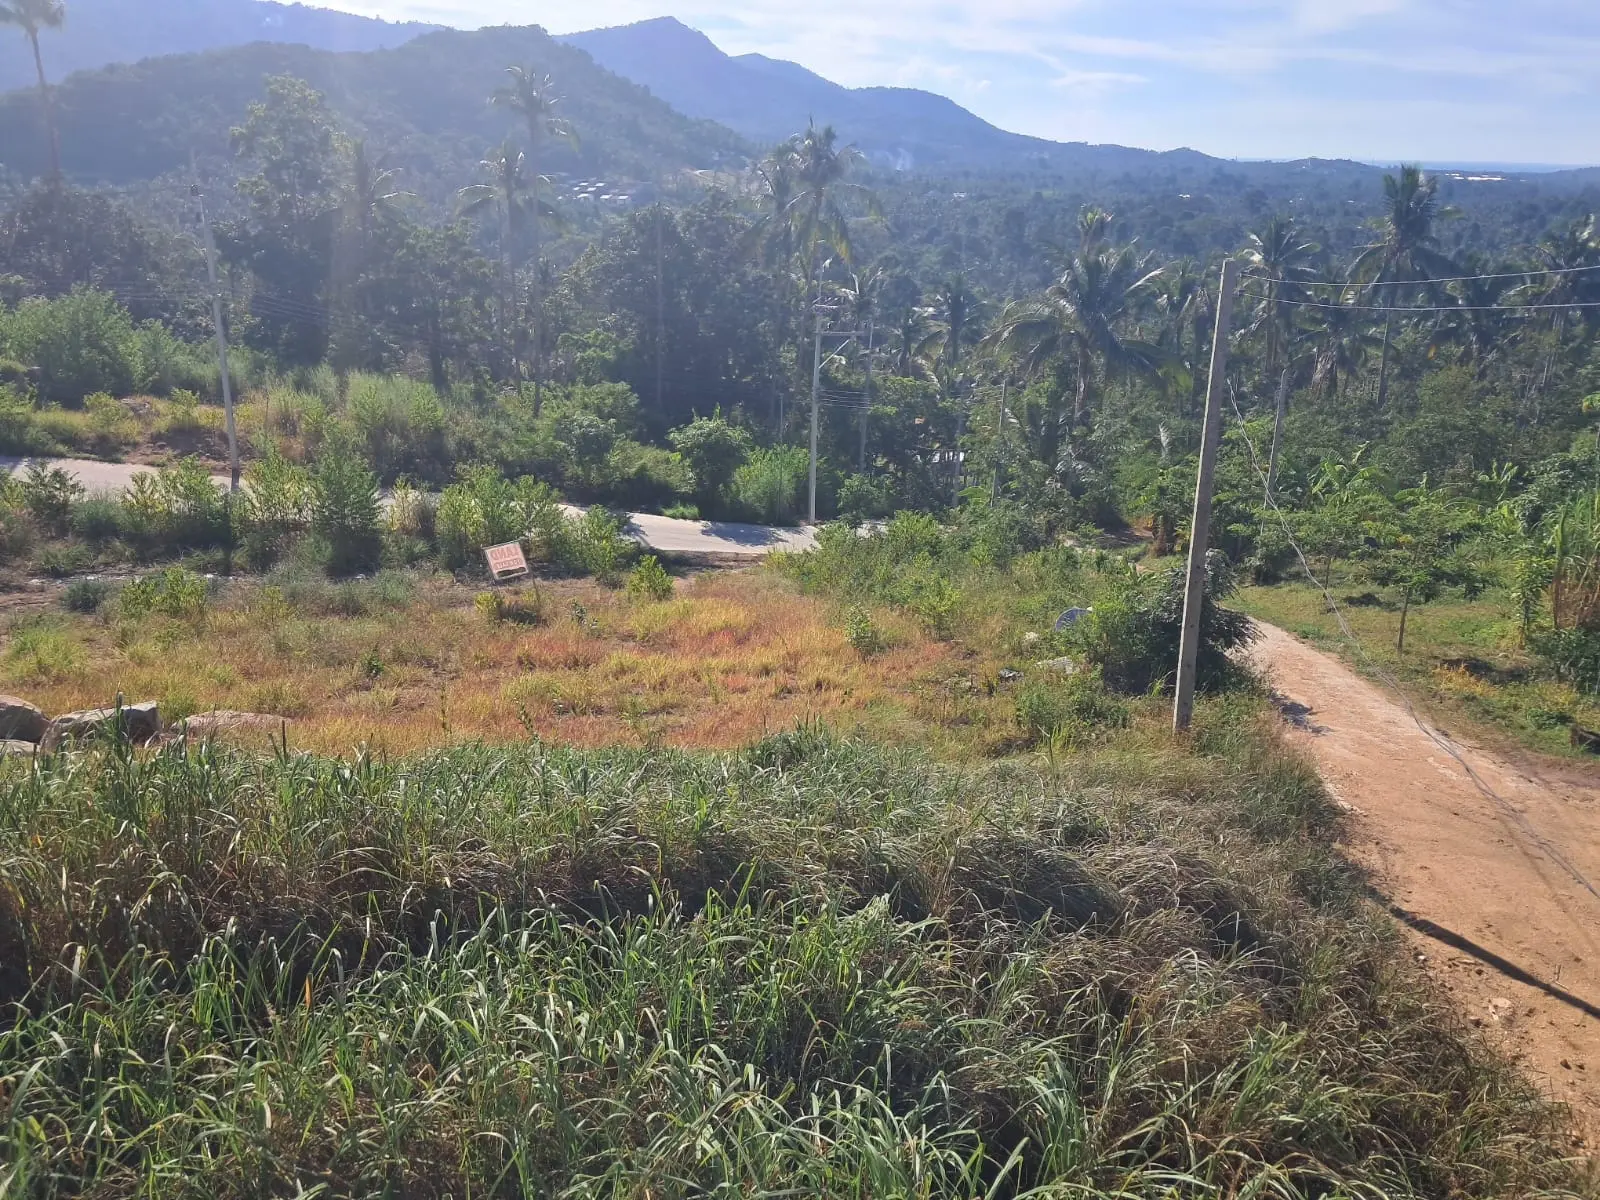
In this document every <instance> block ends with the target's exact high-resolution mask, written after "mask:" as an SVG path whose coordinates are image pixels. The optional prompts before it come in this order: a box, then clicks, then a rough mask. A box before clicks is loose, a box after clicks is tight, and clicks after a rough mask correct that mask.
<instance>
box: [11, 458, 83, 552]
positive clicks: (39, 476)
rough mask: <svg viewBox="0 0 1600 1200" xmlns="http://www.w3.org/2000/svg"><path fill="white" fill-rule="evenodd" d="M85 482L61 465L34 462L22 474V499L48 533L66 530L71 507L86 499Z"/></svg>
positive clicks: (61, 532) (31, 514)
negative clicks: (69, 473)
mask: <svg viewBox="0 0 1600 1200" xmlns="http://www.w3.org/2000/svg"><path fill="white" fill-rule="evenodd" d="M83 496H84V490H83V485H82V484H81V483H79V482H78V481H77V480H76V479H74V478H73V477H72V476H71V475H68V474H67V473H66V472H65V471H63V470H62V469H61V468H60V467H47V466H45V465H44V464H43V463H41V462H31V463H29V464H28V469H27V471H26V472H24V473H23V476H22V490H21V500H22V505H23V507H24V508H26V509H27V510H28V515H29V516H30V517H32V518H33V520H34V522H35V523H36V524H37V525H38V526H39V528H40V529H43V530H44V531H46V532H47V533H51V534H56V535H60V534H63V533H65V532H66V531H67V527H68V523H69V522H70V521H71V519H72V509H73V506H74V505H76V504H77V503H78V502H79V501H81V500H82V499H83Z"/></svg>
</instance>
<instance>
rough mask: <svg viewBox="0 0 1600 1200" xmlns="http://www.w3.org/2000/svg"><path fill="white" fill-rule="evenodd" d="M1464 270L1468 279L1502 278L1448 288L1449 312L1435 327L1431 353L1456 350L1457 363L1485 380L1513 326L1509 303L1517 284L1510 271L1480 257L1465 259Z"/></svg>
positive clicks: (1459, 282)
mask: <svg viewBox="0 0 1600 1200" xmlns="http://www.w3.org/2000/svg"><path fill="white" fill-rule="evenodd" d="M1461 270H1462V273H1463V274H1465V275H1484V276H1488V275H1498V276H1500V278H1484V279H1457V280H1453V281H1452V282H1451V283H1450V284H1448V285H1447V286H1446V288H1445V295H1444V303H1445V304H1446V305H1448V306H1449V308H1448V311H1446V312H1442V313H1440V314H1439V316H1438V319H1437V320H1436V321H1435V323H1434V327H1433V337H1432V340H1431V341H1430V342H1429V345H1428V352H1429V354H1437V353H1438V352H1439V351H1440V350H1441V349H1443V348H1446V347H1452V348H1454V350H1455V357H1456V361H1457V362H1459V363H1461V364H1462V365H1463V366H1470V367H1473V368H1474V369H1475V370H1476V371H1477V373H1478V375H1479V376H1480V377H1481V376H1482V375H1483V373H1484V371H1485V370H1486V369H1487V368H1488V366H1489V363H1490V362H1491V361H1492V360H1493V359H1494V356H1495V354H1496V353H1498V351H1499V349H1500V345H1501V339H1502V338H1503V337H1504V336H1505V332H1506V328H1507V326H1508V325H1509V324H1510V320H1511V318H1510V317H1509V316H1508V315H1507V313H1506V307H1505V301H1506V298H1507V296H1508V295H1510V294H1511V293H1512V291H1513V290H1514V288H1513V285H1514V284H1515V283H1516V282H1517V280H1516V276H1515V274H1514V273H1512V272H1511V271H1510V270H1509V269H1508V268H1507V267H1505V266H1494V265H1492V264H1490V263H1489V261H1488V260H1487V259H1483V258H1480V257H1477V256H1472V257H1469V258H1464V259H1463V260H1462V262H1461Z"/></svg>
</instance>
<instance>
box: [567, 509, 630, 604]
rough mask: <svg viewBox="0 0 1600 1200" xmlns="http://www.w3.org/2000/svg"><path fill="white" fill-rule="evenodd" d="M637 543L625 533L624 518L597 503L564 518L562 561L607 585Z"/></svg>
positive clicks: (614, 582)
mask: <svg viewBox="0 0 1600 1200" xmlns="http://www.w3.org/2000/svg"><path fill="white" fill-rule="evenodd" d="M637 550H638V547H637V546H636V545H635V544H634V543H633V542H631V541H629V540H628V539H627V538H625V537H623V536H622V522H621V521H620V520H618V519H617V518H616V517H615V516H613V515H612V514H611V513H609V512H607V511H606V510H605V509H603V508H600V507H598V506H596V507H594V508H591V509H589V510H588V511H587V512H585V513H584V514H583V515H582V516H580V517H573V518H570V519H568V520H567V521H566V522H565V527H564V533H563V536H562V539H561V555H560V561H561V563H562V565H563V566H565V567H567V568H568V569H570V570H577V571H581V572H583V573H584V574H586V575H593V576H594V577H595V578H596V579H598V580H599V581H600V582H601V583H604V584H606V585H607V586H608V587H614V586H616V584H617V581H618V577H619V574H620V572H621V570H622V568H623V567H625V566H626V565H627V564H628V560H629V559H630V558H632V557H633V555H634V554H635V553H636V552H637Z"/></svg>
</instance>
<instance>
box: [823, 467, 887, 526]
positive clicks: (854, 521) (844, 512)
mask: <svg viewBox="0 0 1600 1200" xmlns="http://www.w3.org/2000/svg"><path fill="white" fill-rule="evenodd" d="M836 507H837V509H838V512H839V519H840V520H841V521H846V522H848V523H850V524H851V525H859V524H861V523H862V522H863V521H872V520H877V519H878V518H880V517H886V516H888V515H889V513H890V512H892V511H893V509H894V491H893V488H892V486H891V484H890V482H889V479H888V477H887V476H883V475H846V476H845V477H844V481H843V482H842V483H840V484H839V495H838V499H837V502H836Z"/></svg>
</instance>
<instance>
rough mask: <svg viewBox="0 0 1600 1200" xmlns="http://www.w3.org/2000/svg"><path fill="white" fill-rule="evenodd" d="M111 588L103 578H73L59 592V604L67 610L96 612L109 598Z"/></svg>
mask: <svg viewBox="0 0 1600 1200" xmlns="http://www.w3.org/2000/svg"><path fill="white" fill-rule="evenodd" d="M112 591H113V588H112V586H111V584H110V583H109V582H108V581H106V580H104V579H75V580H73V581H72V582H71V583H69V584H68V585H67V588H66V591H64V592H63V593H62V594H61V604H62V607H63V608H65V609H66V610H67V611H68V612H75V613H96V612H99V611H100V608H101V606H102V605H104V604H105V602H106V601H107V600H108V599H110V597H111V594H112Z"/></svg>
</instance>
